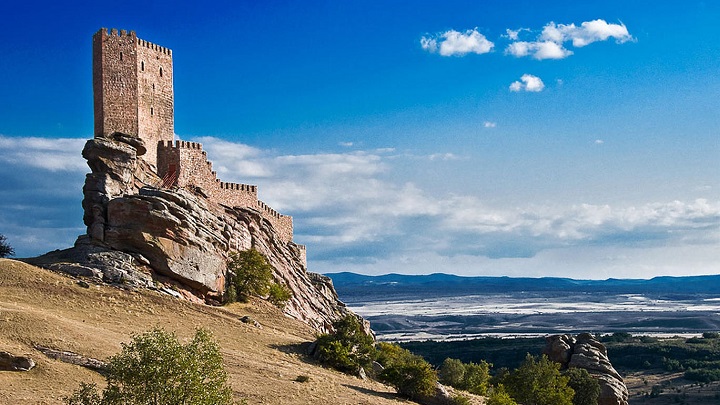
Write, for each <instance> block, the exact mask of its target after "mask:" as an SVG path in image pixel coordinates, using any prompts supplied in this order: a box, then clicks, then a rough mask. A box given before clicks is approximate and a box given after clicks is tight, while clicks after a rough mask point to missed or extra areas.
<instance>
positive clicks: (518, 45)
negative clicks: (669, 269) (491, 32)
mask: <svg viewBox="0 0 720 405" xmlns="http://www.w3.org/2000/svg"><path fill="white" fill-rule="evenodd" d="M511 34H514V35H511ZM508 37H509V38H510V39H511V40H513V41H516V42H513V43H511V44H509V45H508V46H507V48H505V53H506V54H509V55H513V56H515V57H518V58H519V57H524V56H532V57H533V58H534V59H537V60H543V59H564V58H566V57H568V56H570V55H572V54H573V52H572V51H570V50H568V49H566V48H565V47H564V43H565V42H571V43H572V45H573V46H574V47H576V48H581V47H584V46H587V45H589V44H591V43H593V42H597V41H606V40H608V39H609V38H615V42H617V43H624V42H628V41H632V40H634V38H633V37H632V35H630V33H629V32H628V29H627V27H626V26H625V25H624V24H609V23H607V22H606V21H605V20H600V19H598V20H593V21H586V22H583V23H582V24H580V26H579V27H578V26H576V25H575V24H555V23H554V22H549V23H548V24H546V25H545V27H543V30H542V32H541V33H540V35H539V36H538V37H537V39H536V40H535V41H532V42H527V41H518V39H519V38H518V35H517V32H516V31H512V30H508Z"/></svg>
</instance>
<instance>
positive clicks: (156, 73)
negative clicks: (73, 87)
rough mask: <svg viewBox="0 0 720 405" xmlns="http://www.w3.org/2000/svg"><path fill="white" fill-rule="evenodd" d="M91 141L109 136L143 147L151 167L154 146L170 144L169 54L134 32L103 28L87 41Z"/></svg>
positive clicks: (170, 81)
mask: <svg viewBox="0 0 720 405" xmlns="http://www.w3.org/2000/svg"><path fill="white" fill-rule="evenodd" d="M93 93H94V110H95V136H101V137H104V136H108V135H110V134H112V133H113V132H122V133H124V134H128V135H133V136H137V137H139V138H140V139H142V140H143V141H144V142H145V145H146V147H147V153H146V155H144V156H143V159H145V161H147V162H148V163H150V164H151V165H153V166H156V165H157V152H156V149H155V145H157V144H158V142H159V141H165V140H170V141H171V140H173V138H174V129H173V127H174V123H173V120H174V118H173V117H174V116H173V67H172V51H171V50H170V49H168V48H164V47H161V46H158V45H155V44H153V43H151V42H148V41H145V40H142V39H139V38H138V37H137V35H136V34H135V31H130V32H127V31H125V30H122V31H120V32H118V30H117V29H114V28H113V29H112V30H110V32H109V33H108V30H107V29H106V28H102V29H100V30H99V31H98V32H97V33H95V35H94V36H93Z"/></svg>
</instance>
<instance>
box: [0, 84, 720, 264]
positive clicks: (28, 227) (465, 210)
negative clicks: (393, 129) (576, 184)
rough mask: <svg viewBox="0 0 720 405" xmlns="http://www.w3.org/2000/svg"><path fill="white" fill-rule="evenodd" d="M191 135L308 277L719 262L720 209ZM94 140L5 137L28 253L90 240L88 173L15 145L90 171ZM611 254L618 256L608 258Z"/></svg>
mask: <svg viewBox="0 0 720 405" xmlns="http://www.w3.org/2000/svg"><path fill="white" fill-rule="evenodd" d="M525 85H527V84H525ZM194 140H198V141H202V142H203V144H204V147H205V148H206V150H207V151H208V157H209V159H210V160H212V161H213V162H214V165H215V166H216V167H224V168H227V170H226V171H225V172H224V173H222V174H221V178H222V179H223V180H225V181H236V182H241V183H251V184H257V185H258V186H259V190H258V191H259V195H260V198H261V199H262V200H264V201H266V202H268V203H269V204H270V205H271V206H272V207H273V208H276V209H278V210H280V212H283V213H285V214H289V215H293V216H294V218H295V231H296V235H295V239H296V241H297V242H298V243H306V244H308V255H309V263H310V268H311V270H316V271H317V270H320V271H341V270H354V271H361V272H373V271H374V272H389V271H395V270H396V271H405V272H412V271H414V272H416V273H422V272H431V271H453V272H456V271H465V272H467V273H470V272H477V271H483V272H486V274H487V273H490V272H498V273H497V274H503V275H511V274H514V275H528V274H529V273H533V272H536V273H537V274H535V273H533V274H535V275H545V276H547V275H552V274H554V275H562V274H558V273H556V272H563V271H564V272H566V273H565V274H564V275H565V276H567V275H571V276H577V275H578V273H567V272H572V271H574V270H573V268H583V267H582V266H585V265H587V266H588V267H587V269H591V270H588V273H587V274H590V276H592V277H597V276H600V275H602V276H604V277H609V276H613V277H626V276H628V275H629V274H631V273H627V271H629V270H631V271H635V272H637V273H632V274H634V275H636V276H637V275H638V274H639V272H641V271H642V272H645V273H644V274H649V275H657V274H673V272H674V273H675V274H677V273H678V272H683V271H690V270H688V266H689V267H692V268H693V270H692V271H697V272H702V271H705V272H706V271H707V270H708V269H712V268H713V266H715V268H717V265H716V264H717V262H718V260H720V257H718V256H719V255H720V253H718V252H720V238H718V234H719V233H718V232H720V201H712V200H706V199H695V200H691V201H671V202H650V203H646V204H638V205H625V206H616V205H604V204H576V205H568V206H550V205H530V204H528V205H526V206H517V207H504V206H490V205H488V203H487V202H486V201H485V200H483V199H482V198H481V197H480V196H475V195H470V194H448V193H443V192H439V191H438V188H437V187H436V186H437V184H434V183H431V182H428V183H421V182H412V181H407V180H394V179H393V172H396V171H399V168H400V167H407V166H408V165H410V164H411V161H410V159H414V160H415V161H419V159H417V157H416V156H410V155H405V154H397V153H396V152H395V151H394V150H393V149H391V148H389V149H382V150H380V149H378V150H369V151H347V152H345V153H323V154H307V155H283V154H278V153H277V152H276V151H272V150H262V149H257V148H252V147H249V146H247V145H243V144H240V143H234V142H227V141H222V140H218V139H215V138H197V139H194ZM84 141H85V140H84V139H68V140H64V141H62V142H60V143H57V142H49V143H48V142H46V141H45V140H40V141H39V140H38V139H37V138H12V139H8V138H7V137H0V144H1V145H2V146H3V147H2V148H0V160H2V162H3V164H0V178H3V181H2V182H0V196H2V199H1V200H0V231H2V233H3V234H5V235H6V236H7V237H8V238H10V239H11V242H12V243H13V245H14V246H15V248H16V250H18V251H19V254H37V253H42V252H41V251H39V249H41V250H50V249H54V248H64V247H67V246H70V245H71V244H72V242H73V240H74V238H75V237H76V236H77V235H78V234H79V233H81V232H82V231H83V229H84V227H83V225H82V209H81V206H80V201H81V199H82V191H81V189H82V183H83V181H84V173H86V172H87V171H88V169H85V168H83V169H82V170H80V168H79V167H76V165H75V164H69V165H66V166H61V167H63V168H62V169H58V165H57V164H54V163H53V164H50V165H39V164H38V163H37V161H36V160H17V159H15V158H12V159H10V158H8V156H16V154H15V151H14V150H13V148H15V147H26V148H32V150H34V151H43V150H53V151H54V153H57V154H59V155H61V156H63V157H65V158H68V159H78V160H79V161H81V162H82V164H83V165H84V164H85V162H84V160H83V159H82V158H81V157H79V158H78V156H79V155H80V150H81V147H82V143H83V142H84ZM53 145H54V146H53ZM58 145H62V146H58ZM239 157H242V158H241V159H240V158H239ZM425 158H431V159H433V158H434V159H454V158H456V156H455V155H453V154H450V153H440V152H438V153H436V154H434V155H429V156H426V157H425ZM238 160H242V162H238ZM420 164H422V163H420ZM73 168H74V169H73ZM248 168H252V169H248ZM236 169H238V170H236ZM18 173H22V175H18ZM483 198H484V197H483ZM38 238H39V239H40V241H38ZM41 242H43V243H41ZM662 252H664V253H662ZM660 253H662V256H657V255H658V254H660ZM609 256H613V257H615V259H614V260H613V261H608V260H606V259H603V258H604V257H609ZM620 256H622V257H627V258H628V259H622V258H619V257H620ZM653 257H655V259H653ZM659 257H663V258H664V259H663V260H660V259H659ZM424 258H427V259H428V261H427V262H423V260H424ZM573 258H574V259H573ZM680 258H683V260H680ZM570 259H572V261H568V260H570ZM666 259H667V260H666ZM643 260H645V261H643ZM423 263H425V264H423ZM639 264H644V265H645V267H642V269H641V268H640V267H638V265H639ZM455 265H458V266H455ZM481 269H482V270H481ZM517 269H522V272H521V273H513V271H519V270H517ZM640 269H641V270H640ZM608 272H609V273H608ZM467 273H466V274H467Z"/></svg>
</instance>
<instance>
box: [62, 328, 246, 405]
mask: <svg viewBox="0 0 720 405" xmlns="http://www.w3.org/2000/svg"><path fill="white" fill-rule="evenodd" d="M106 379H107V387H106V388H105V390H104V391H103V392H102V395H100V394H99V393H98V392H97V390H96V388H95V387H94V386H92V385H87V384H83V385H82V386H81V388H80V389H79V390H78V391H76V392H75V393H74V394H73V395H72V396H71V397H69V398H66V403H67V404H70V405H96V404H102V405H110V404H113V405H114V404H128V405H145V404H147V405H151V404H152V405H154V404H165V405H175V404H177V405H180V404H192V405H219V404H232V391H231V390H230V387H229V386H228V384H227V374H226V373H225V370H224V368H223V364H222V356H221V355H220V349H219V348H218V345H217V343H215V342H214V341H213V340H212V337H211V335H210V333H209V332H207V331H205V330H203V329H198V330H197V331H196V332H195V337H194V338H193V340H192V341H191V342H189V343H188V344H185V345H183V344H181V343H180V342H178V340H177V338H176V337H175V335H174V334H172V333H168V332H165V331H164V330H162V329H154V330H152V331H150V332H146V333H144V334H141V335H136V336H134V337H133V340H132V342H130V343H128V344H125V343H123V344H122V351H121V352H120V353H119V354H117V355H115V356H112V357H111V358H110V360H109V362H108V366H107V369H106Z"/></svg>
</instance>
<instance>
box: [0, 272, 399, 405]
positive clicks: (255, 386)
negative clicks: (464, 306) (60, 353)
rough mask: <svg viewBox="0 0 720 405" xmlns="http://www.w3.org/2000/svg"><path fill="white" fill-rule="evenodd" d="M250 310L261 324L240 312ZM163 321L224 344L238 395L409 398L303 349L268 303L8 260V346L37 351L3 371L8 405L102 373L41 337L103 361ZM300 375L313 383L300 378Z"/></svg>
mask: <svg viewBox="0 0 720 405" xmlns="http://www.w3.org/2000/svg"><path fill="white" fill-rule="evenodd" d="M244 315H249V316H250V317H252V318H254V319H256V320H257V321H259V322H260V323H261V324H262V325H263V327H262V328H261V329H259V328H256V327H254V326H252V325H249V324H245V323H243V322H241V321H240V320H239V318H240V317H241V316H244ZM156 326H158V327H161V328H164V329H166V330H169V331H174V332H175V333H176V334H177V335H178V337H179V338H181V339H189V338H191V337H192V335H193V334H194V331H195V328H198V327H203V328H205V329H208V330H210V331H212V332H213V334H214V336H215V339H216V340H217V341H218V342H219V344H220V347H221V350H222V353H223V357H224V361H225V367H226V370H227V371H228V374H229V375H230V384H231V386H232V388H233V391H234V393H235V399H236V400H238V401H239V400H241V399H247V401H248V403H249V404H313V405H317V404H397V403H407V401H404V400H402V399H399V398H397V397H396V396H395V394H394V390H393V389H392V388H390V387H387V386H385V385H382V384H379V383H376V382H372V381H363V380H360V379H358V378H354V377H351V376H347V375H344V374H341V373H338V372H335V371H333V370H329V369H325V368H322V367H320V366H318V365H316V364H314V363H312V362H311V361H309V360H308V359H306V358H305V356H303V355H302V354H301V352H302V349H301V346H302V345H303V344H306V343H307V342H310V341H311V340H313V339H314V333H313V331H312V330H311V329H310V328H308V327H307V326H306V325H304V324H302V323H299V322H297V321H294V320H292V319H289V318H286V317H285V316H283V315H282V314H281V313H280V311H279V310H277V309H276V308H275V307H272V306H270V305H268V304H266V303H265V302H255V303H252V304H233V305H230V306H228V307H222V308H215V307H208V306H203V305H197V304H192V303H189V302H185V301H180V300H177V299H175V298H172V297H169V296H166V295H162V294H159V293H154V292H151V291H136V292H130V291H124V290H121V289H118V288H113V287H108V286H91V287H90V288H89V289H88V288H82V287H80V286H78V285H77V284H76V282H75V280H73V279H72V278H69V277H66V276H63V275H59V274H55V273H52V272H49V271H46V270H43V269H40V268H37V267H33V266H30V265H27V264H25V263H22V262H18V261H14V260H7V259H0V351H9V352H11V353H13V354H16V355H21V354H23V355H30V356H31V357H32V358H33V359H34V360H35V361H36V362H37V366H36V367H35V368H34V369H33V370H31V371H30V372H26V373H15V372H0V404H16V403H23V404H58V403H62V398H63V397H64V396H66V395H69V394H70V393H71V392H72V391H73V390H75V389H76V388H77V387H78V386H79V384H80V382H90V381H94V382H97V383H98V384H102V383H103V381H104V380H103V378H102V377H101V376H99V375H98V374H96V373H94V372H92V371H89V370H87V369H84V368H82V367H79V366H73V365H69V364H65V363H61V362H59V361H56V360H52V359H49V358H47V357H45V356H44V355H42V354H41V353H40V352H38V351H37V350H35V349H34V348H33V344H40V345H44V346H50V347H53V348H56V349H60V350H71V351H74V352H76V353H79V354H82V355H85V356H90V357H95V358H99V359H105V358H107V357H108V356H110V355H113V354H115V353H117V352H118V351H119V350H120V343H121V342H128V341H129V340H130V338H131V336H132V335H133V334H136V333H141V332H144V331H147V330H149V329H152V328H153V327H156ZM299 375H307V376H309V377H310V381H309V382H305V383H299V382H295V381H294V380H295V379H296V378H297V377H298V376H299Z"/></svg>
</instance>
